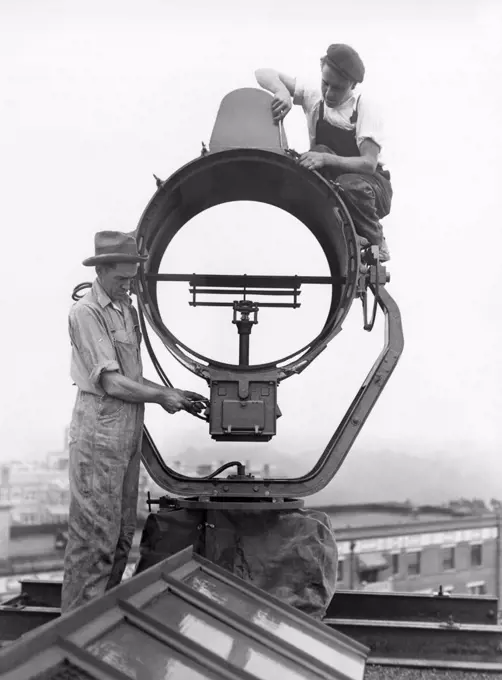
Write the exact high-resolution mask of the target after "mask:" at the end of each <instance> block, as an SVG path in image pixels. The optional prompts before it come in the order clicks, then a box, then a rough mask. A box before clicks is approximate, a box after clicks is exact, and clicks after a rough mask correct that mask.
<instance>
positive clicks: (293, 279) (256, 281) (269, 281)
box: [146, 274, 345, 288]
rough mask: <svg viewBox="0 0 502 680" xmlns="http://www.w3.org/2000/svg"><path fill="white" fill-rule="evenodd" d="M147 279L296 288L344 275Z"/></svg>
mask: <svg viewBox="0 0 502 680" xmlns="http://www.w3.org/2000/svg"><path fill="white" fill-rule="evenodd" d="M146 277H147V279H150V280H153V281H171V282H180V281H189V282H190V285H192V286H218V287H219V288H221V287H228V286H233V287H236V288H241V287H243V286H245V287H246V288H247V287H248V286H252V287H254V288H297V287H298V286H300V285H302V284H304V283H308V284H323V285H324V284H330V285H332V284H334V283H343V282H344V281H345V277H343V276H342V277H340V278H333V277H331V276H258V275H251V276H248V275H247V274H147V275H146Z"/></svg>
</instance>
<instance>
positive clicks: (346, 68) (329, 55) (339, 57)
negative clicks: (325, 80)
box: [325, 43, 364, 83]
mask: <svg viewBox="0 0 502 680" xmlns="http://www.w3.org/2000/svg"><path fill="white" fill-rule="evenodd" d="M325 60H326V63H327V64H328V66H331V67H332V68H334V69H336V70H337V71H340V73H341V74H342V75H344V76H345V77H346V78H347V79H348V80H355V82H356V83H362V82H363V79H364V64H363V61H362V59H361V57H360V56H359V55H358V54H357V52H356V51H355V50H354V49H353V48H352V47H350V46H349V45H343V44H341V43H340V44H337V45H330V46H329V47H328V49H327V50H326V57H325Z"/></svg>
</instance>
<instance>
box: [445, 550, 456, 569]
mask: <svg viewBox="0 0 502 680" xmlns="http://www.w3.org/2000/svg"><path fill="white" fill-rule="evenodd" d="M451 569H455V548H454V547H451V548H443V570H444V571H448V570H451Z"/></svg>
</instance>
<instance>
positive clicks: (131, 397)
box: [100, 371, 166, 404]
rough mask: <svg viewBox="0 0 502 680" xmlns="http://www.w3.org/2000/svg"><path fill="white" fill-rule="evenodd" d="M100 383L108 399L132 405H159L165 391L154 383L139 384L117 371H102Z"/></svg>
mask: <svg viewBox="0 0 502 680" xmlns="http://www.w3.org/2000/svg"><path fill="white" fill-rule="evenodd" d="M100 383H101V387H102V388H103V389H104V391H105V392H106V393H107V394H108V395H110V397H114V398H115V399H122V400H123V401H129V402H132V403H133V404H144V403H149V404H160V403H161V401H162V393H163V391H164V390H165V389H166V388H165V387H164V388H163V387H161V386H160V385H155V383H151V384H141V383H139V382H136V381H135V380H132V379H131V378H128V377H127V376H125V375H122V374H121V373H119V372H118V371H103V373H102V374H101V381H100Z"/></svg>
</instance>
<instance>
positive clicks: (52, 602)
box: [20, 580, 61, 607]
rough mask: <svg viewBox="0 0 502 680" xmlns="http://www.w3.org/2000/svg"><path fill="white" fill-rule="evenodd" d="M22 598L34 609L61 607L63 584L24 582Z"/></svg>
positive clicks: (22, 582)
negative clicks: (35, 607) (34, 607)
mask: <svg viewBox="0 0 502 680" xmlns="http://www.w3.org/2000/svg"><path fill="white" fill-rule="evenodd" d="M20 597H22V598H23V599H25V600H27V604H29V605H30V606H32V607H33V606H37V607H60V606H61V582H60V581H29V580H23V581H21V593H20Z"/></svg>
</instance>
